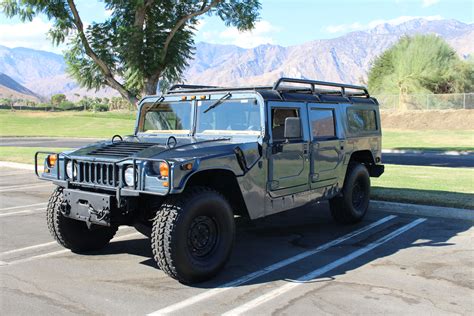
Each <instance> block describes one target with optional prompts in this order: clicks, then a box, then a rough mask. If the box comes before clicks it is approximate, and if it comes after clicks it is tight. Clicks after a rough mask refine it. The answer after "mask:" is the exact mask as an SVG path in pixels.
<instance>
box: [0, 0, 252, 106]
mask: <svg viewBox="0 0 474 316" xmlns="http://www.w3.org/2000/svg"><path fill="white" fill-rule="evenodd" d="M104 2H105V9H107V10H109V11H110V12H112V14H111V16H110V18H108V19H107V20H106V21H105V22H101V23H97V22H93V23H92V24H90V25H89V26H87V27H86V26H84V22H83V21H82V18H81V15H80V13H79V11H78V9H77V7H76V4H75V2H74V0H55V1H48V0H3V1H2V2H1V7H2V9H3V12H4V13H5V14H6V15H7V16H9V17H13V16H19V17H20V18H21V19H22V20H23V21H31V20H32V19H33V17H34V16H36V15H38V14H44V15H46V16H47V17H48V18H49V19H50V20H51V21H52V22H53V26H52V28H51V29H50V31H49V36H50V37H51V40H52V41H53V43H54V44H60V43H63V42H68V50H67V51H66V53H65V58H66V61H67V64H68V71H69V73H70V74H71V75H72V76H73V77H74V78H75V79H76V80H77V81H78V82H79V83H80V84H81V85H82V86H83V87H86V88H88V89H99V88H101V87H103V86H104V85H107V86H110V87H111V88H113V89H115V90H117V91H118V92H119V93H120V94H121V95H122V96H123V97H124V98H126V99H128V100H129V101H130V102H132V103H135V102H136V101H137V99H138V98H139V97H140V96H143V95H145V94H155V93H156V88H157V85H158V82H159V81H160V80H163V81H166V82H176V81H178V80H179V79H180V78H181V75H182V73H183V71H184V69H185V68H186V66H187V61H188V60H189V58H190V57H191V56H192V54H193V47H194V41H193V35H194V33H195V31H196V26H197V25H198V23H199V19H201V18H203V16H205V15H208V16H209V15H216V16H218V17H219V18H221V19H222V20H223V21H224V23H225V24H226V25H227V26H235V27H237V29H239V30H249V29H252V28H253V27H254V24H255V22H256V21H257V19H258V17H259V11H260V8H261V5H260V1H259V0H203V1H197V0H180V1H177V0H160V1H158V0H129V1H123V0H104Z"/></svg>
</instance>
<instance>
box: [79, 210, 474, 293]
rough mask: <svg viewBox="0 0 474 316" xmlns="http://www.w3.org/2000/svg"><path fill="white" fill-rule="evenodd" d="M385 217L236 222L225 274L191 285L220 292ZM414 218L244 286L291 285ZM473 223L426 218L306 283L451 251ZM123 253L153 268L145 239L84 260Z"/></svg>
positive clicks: (306, 214) (319, 215)
mask: <svg viewBox="0 0 474 316" xmlns="http://www.w3.org/2000/svg"><path fill="white" fill-rule="evenodd" d="M387 215H389V214H385V213H382V212H374V213H373V214H371V216H370V217H369V218H368V219H366V220H364V222H362V223H359V224H357V225H340V224H336V223H334V222H333V221H332V219H331V217H330V216H329V211H328V210H327V206H325V205H323V206H322V207H318V209H311V208H308V207H306V208H299V209H295V210H292V211H287V212H283V213H280V214H276V215H273V216H269V217H266V218H264V219H261V220H257V221H248V220H244V219H239V218H238V219H237V234H236V242H235V248H234V251H233V254H232V256H231V258H230V260H229V262H228V263H227V265H226V267H225V268H224V270H223V271H222V272H221V273H220V274H219V275H217V276H216V277H215V278H214V279H212V280H210V281H208V282H204V283H199V284H194V285H191V286H192V287H196V288H205V289H210V288H216V287H220V286H222V284H225V283H227V282H230V281H232V280H235V279H237V278H239V277H242V276H244V275H246V274H249V273H252V272H255V271H258V270H260V269H263V268H265V267H267V266H269V265H271V264H274V263H276V262H278V261H281V260H284V259H287V258H289V257H292V256H295V255H297V254H300V253H302V252H304V251H307V250H309V249H314V248H316V247H318V246H320V245H322V244H324V243H327V242H329V241H332V240H334V239H336V238H338V237H341V236H343V235H345V234H348V233H350V232H352V231H355V230H356V229H358V228H361V227H364V226H366V225H368V224H369V223H371V222H374V221H377V220H379V219H381V218H383V217H385V216H387ZM415 219H416V217H410V216H401V215H399V216H398V217H397V218H395V219H393V220H391V221H388V222H387V223H386V224H384V225H381V226H380V227H377V228H375V229H372V230H370V231H369V232H367V233H365V234H362V235H360V236H358V237H357V238H354V239H350V240H347V241H345V242H344V243H343V244H341V245H338V246H335V247H332V248H330V249H328V250H326V251H324V252H321V253H318V254H316V255H312V256H310V257H308V258H305V259H304V260H301V261H298V262H296V263H294V264H292V265H289V266H287V267H284V268H281V269H278V270H276V271H274V272H272V273H269V274H266V275H264V276H261V277H259V278H256V279H253V280H250V281H248V282H246V283H245V285H251V284H264V283H269V282H273V281H279V280H287V281H288V282H293V281H292V280H296V279H298V278H299V277H300V276H302V275H304V274H306V273H309V272H311V271H313V270H315V269H317V268H319V267H322V266H324V265H327V264H329V263H331V262H334V261H335V260H337V259H339V258H341V257H344V256H346V255H348V254H350V253H352V252H354V251H356V250H358V249H361V248H363V247H365V246H367V245H368V244H370V243H372V242H374V241H376V240H378V239H379V238H381V237H383V236H385V235H387V234H389V233H391V232H393V231H394V230H396V229H398V228H400V227H402V226H404V225H406V224H408V223H410V222H412V221H413V220H415ZM472 224H473V223H470V222H467V221H458V220H446V219H436V218H432V219H429V220H428V221H426V222H424V223H422V224H420V225H418V226H417V227H415V228H413V229H411V230H409V231H407V232H405V233H404V234H402V235H400V236H399V237H397V238H395V239H393V240H391V241H389V242H387V243H386V244H384V245H381V246H380V247H377V248H376V249H374V250H372V251H370V252H368V253H367V254H365V255H363V256H360V257H358V258H357V259H355V260H352V261H350V262H349V263H347V264H344V265H341V266H340V267H338V268H336V269H334V270H331V271H329V272H327V273H326V274H323V275H321V276H320V277H319V278H317V279H316V280H313V281H310V282H320V281H328V280H330V279H333V278H335V277H336V276H338V275H343V274H345V273H348V272H350V271H352V270H355V269H357V268H359V267H362V266H364V265H366V264H369V263H371V262H373V261H375V260H377V259H381V258H384V257H388V256H391V255H393V254H395V253H397V252H399V251H401V250H404V249H408V248H432V247H447V246H450V245H452V243H450V242H449V241H448V240H449V239H451V238H452V237H454V236H456V235H457V234H459V233H462V232H464V231H466V230H468V229H470V228H471V227H472ZM122 253H129V254H133V255H136V256H140V257H143V258H144V260H143V261H141V262H140V264H142V265H146V266H149V267H150V268H152V269H158V267H157V265H156V263H155V261H154V260H153V258H152V252H151V249H150V241H149V240H148V239H147V238H146V237H143V238H141V239H133V240H122V241H112V243H111V244H110V245H109V247H107V248H106V249H104V250H102V251H99V252H93V253H89V254H88V255H114V254H122Z"/></svg>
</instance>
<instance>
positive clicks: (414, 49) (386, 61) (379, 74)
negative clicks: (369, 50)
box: [368, 35, 474, 98]
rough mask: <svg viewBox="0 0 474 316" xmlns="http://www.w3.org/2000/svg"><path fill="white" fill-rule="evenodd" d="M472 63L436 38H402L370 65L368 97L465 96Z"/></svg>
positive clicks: (469, 86)
mask: <svg viewBox="0 0 474 316" xmlns="http://www.w3.org/2000/svg"><path fill="white" fill-rule="evenodd" d="M472 65H473V64H472V63H468V62H465V61H462V60H461V59H460V58H459V57H458V56H457V55H456V52H455V51H454V49H452V48H451V47H450V46H449V45H448V44H447V43H446V42H445V41H444V40H443V39H442V38H440V37H438V36H436V35H415V36H413V37H409V36H406V37H402V38H401V39H400V40H399V41H398V42H397V43H396V44H395V45H393V46H392V47H391V48H389V49H388V50H386V51H385V52H384V53H382V55H380V56H379V57H378V58H377V59H376V60H375V61H374V62H373V65H372V67H371V69H370V71H369V81H368V83H369V88H370V90H371V92H372V93H398V94H399V95H400V98H403V97H404V96H406V95H407V94H410V93H452V92H468V91H467V90H466V89H472V86H473V83H474V76H473V75H474V68H473V67H472Z"/></svg>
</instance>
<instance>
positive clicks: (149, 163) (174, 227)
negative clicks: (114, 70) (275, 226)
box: [35, 78, 384, 283]
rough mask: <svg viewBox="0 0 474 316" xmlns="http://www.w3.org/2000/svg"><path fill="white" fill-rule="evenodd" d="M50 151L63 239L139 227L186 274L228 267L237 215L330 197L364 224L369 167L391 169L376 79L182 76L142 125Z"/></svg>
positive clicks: (103, 236) (102, 240)
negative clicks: (225, 81) (196, 81)
mask: <svg viewBox="0 0 474 316" xmlns="http://www.w3.org/2000/svg"><path fill="white" fill-rule="evenodd" d="M39 154H47V155H48V156H47V157H46V158H45V161H44V170H42V172H41V173H40V174H39V177H40V178H41V179H44V180H49V181H53V182H54V183H55V184H56V185H57V188H56V189H55V191H54V192H53V194H52V196H51V198H50V200H49V204H48V208H47V222H48V227H49V230H50V232H51V234H52V235H53V237H54V238H55V239H56V240H57V241H58V242H59V243H60V244H61V245H63V246H64V247H66V248H69V249H71V250H72V251H74V252H78V253H80V252H85V251H90V250H97V249H100V248H102V247H104V246H105V245H106V244H107V243H108V242H109V241H110V240H111V239H112V237H113V236H114V234H115V233H116V231H117V228H118V226H120V225H130V226H135V227H136V228H137V230H138V231H140V232H142V233H144V234H145V235H148V236H149V237H150V238H151V246H152V249H153V255H154V259H155V260H156V262H157V264H158V266H159V267H160V268H161V270H163V271H164V272H166V273H167V274H168V275H170V276H171V277H173V278H176V279H178V280H179V281H180V282H184V283H192V282H199V281H203V280H206V279H209V278H211V277H212V276H214V275H215V274H217V273H218V272H219V270H221V269H222V268H223V266H224V264H225V263H226V261H227V260H228V258H229V256H230V254H231V250H232V246H233V242H234V234H235V223H234V216H235V215H240V216H247V217H248V218H250V219H256V218H260V217H264V216H268V215H271V214H275V213H278V212H281V211H285V210H289V209H293V208H295V207H298V206H302V205H306V204H312V203H313V204H315V202H317V201H321V200H329V204H330V209H331V212H332V215H333V217H334V219H335V220H336V221H338V222H341V223H354V222H357V221H360V220H361V219H362V218H363V216H364V215H365V213H366V211H367V208H368V204H369V198H370V178H369V177H378V176H380V175H381V174H382V173H383V170H384V168H383V165H381V164H380V163H381V128H380V117H379V109H378V103H377V100H376V99H374V98H372V97H370V96H369V94H368V92H367V90H366V88H364V87H360V86H352V85H345V84H336V83H328V82H320V81H312V80H302V79H290V78H281V79H279V80H278V81H277V82H276V83H275V85H274V86H273V87H248V88H220V87H207V86H189V85H187V86H185V85H178V86H174V87H172V88H171V89H170V91H169V92H168V93H167V94H165V95H163V96H148V97H145V98H144V99H143V100H141V102H140V106H139V110H138V115H137V120H136V125H135V132H134V134H133V135H130V136H125V137H123V138H122V137H120V136H118V135H116V136H114V137H113V138H112V139H111V140H110V141H103V142H98V143H95V144H91V145H89V146H86V147H83V148H80V149H77V150H73V151H69V152H63V153H59V154H57V153H46V152H38V153H37V154H36V159H35V160H36V161H38V155H39ZM36 166H37V169H38V164H36ZM37 174H38V170H37Z"/></svg>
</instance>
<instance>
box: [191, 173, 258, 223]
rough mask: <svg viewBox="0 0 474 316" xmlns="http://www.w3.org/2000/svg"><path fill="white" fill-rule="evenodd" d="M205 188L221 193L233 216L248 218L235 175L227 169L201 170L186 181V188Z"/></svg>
mask: <svg viewBox="0 0 474 316" xmlns="http://www.w3.org/2000/svg"><path fill="white" fill-rule="evenodd" d="M193 186H206V187H209V188H212V189H214V190H216V191H217V192H219V193H221V194H222V195H223V196H224V197H225V198H226V199H227V201H229V203H230V205H231V206H232V209H233V210H234V213H235V214H238V215H241V216H246V217H248V216H249V214H248V210H247V206H246V204H245V201H244V198H243V196H242V191H241V190H240V186H239V183H238V182H237V178H236V175H235V174H234V173H233V172H232V171H230V170H227V169H211V170H202V171H198V172H196V173H194V174H193V175H191V177H190V178H189V179H188V180H187V181H186V188H189V187H193Z"/></svg>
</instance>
